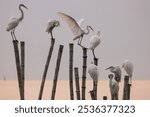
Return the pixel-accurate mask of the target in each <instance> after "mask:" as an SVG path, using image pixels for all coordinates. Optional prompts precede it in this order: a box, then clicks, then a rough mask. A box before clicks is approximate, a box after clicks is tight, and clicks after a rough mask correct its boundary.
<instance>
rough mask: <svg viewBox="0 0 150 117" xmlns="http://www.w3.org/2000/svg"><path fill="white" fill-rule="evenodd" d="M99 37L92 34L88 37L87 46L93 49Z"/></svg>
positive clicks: (98, 41)
mask: <svg viewBox="0 0 150 117" xmlns="http://www.w3.org/2000/svg"><path fill="white" fill-rule="evenodd" d="M100 41H101V40H100V38H99V37H98V36H97V35H94V36H92V37H91V39H90V46H89V48H90V49H91V50H93V49H95V48H96V47H97V46H98V45H99V44H100Z"/></svg>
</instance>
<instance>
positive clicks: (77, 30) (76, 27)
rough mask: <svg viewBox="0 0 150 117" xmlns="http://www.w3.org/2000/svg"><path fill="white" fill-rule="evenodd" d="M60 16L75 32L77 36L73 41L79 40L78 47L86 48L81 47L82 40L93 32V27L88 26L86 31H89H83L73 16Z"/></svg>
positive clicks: (60, 14)
mask: <svg viewBox="0 0 150 117" xmlns="http://www.w3.org/2000/svg"><path fill="white" fill-rule="evenodd" d="M58 15H59V16H60V17H61V18H62V19H63V20H64V21H65V22H67V23H68V25H69V28H70V30H71V31H72V32H73V34H74V35H75V37H74V39H73V40H77V39H78V45H79V46H81V47H83V48H85V47H84V46H82V45H81V42H82V39H83V36H84V35H87V34H89V32H90V30H92V31H93V29H92V27H91V26H87V27H86V29H87V31H85V30H83V29H82V28H81V27H80V26H79V24H78V23H77V22H76V20H75V19H74V18H72V17H71V16H69V15H67V14H64V13H61V12H58Z"/></svg>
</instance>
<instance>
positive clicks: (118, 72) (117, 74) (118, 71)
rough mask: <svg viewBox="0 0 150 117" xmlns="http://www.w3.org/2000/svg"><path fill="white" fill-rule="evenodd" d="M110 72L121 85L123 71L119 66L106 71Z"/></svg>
mask: <svg viewBox="0 0 150 117" xmlns="http://www.w3.org/2000/svg"><path fill="white" fill-rule="evenodd" d="M108 69H109V70H110V71H111V72H112V73H114V74H115V80H116V81H117V82H118V83H119V82H120V81H121V69H120V67H119V66H110V67H108V68H107V69H105V70H108Z"/></svg>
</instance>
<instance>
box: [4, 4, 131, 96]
mask: <svg viewBox="0 0 150 117" xmlns="http://www.w3.org/2000/svg"><path fill="white" fill-rule="evenodd" d="M22 7H24V8H26V9H28V8H27V7H26V6H25V5H24V4H20V5H19V10H20V11H21V17H19V18H12V19H11V21H10V22H9V24H8V26H7V29H6V30H7V31H11V36H12V39H13V40H16V41H17V38H16V36H15V28H16V27H17V26H18V24H19V23H20V22H21V21H22V20H23V18H24V12H23V10H22ZM58 15H59V16H60V17H61V18H62V19H63V20H64V21H65V22H67V24H68V26H69V28H70V30H71V31H72V32H73V34H74V36H75V37H74V39H73V40H77V39H78V45H79V46H81V47H84V46H83V45H82V44H81V42H82V39H83V36H84V35H87V34H88V33H89V32H90V30H92V31H94V30H93V28H92V27H91V26H87V27H86V29H87V31H85V30H84V29H83V28H82V25H83V22H84V19H80V20H79V21H78V22H77V21H76V20H75V19H74V18H72V17H71V16H69V15H67V14H64V13H61V12H58ZM59 25H60V22H59V21H58V20H50V21H49V22H48V25H47V28H46V32H48V33H50V35H51V38H52V39H53V34H52V31H53V29H54V28H55V27H58V26H59ZM100 42H101V40H100V31H97V34H96V35H93V36H92V37H91V38H90V46H89V49H91V51H92V53H93V56H94V58H96V56H95V53H94V49H95V48H96V47H97V46H98V45H99V44H100ZM122 67H123V68H124V70H125V71H126V72H127V74H128V76H129V77H130V81H131V82H132V80H131V79H132V74H133V64H132V63H131V62H130V61H128V60H126V61H125V62H124V63H123V64H122ZM108 69H109V70H110V71H111V72H112V73H113V74H114V75H113V74H110V75H109V79H110V83H109V84H110V85H109V86H110V92H111V96H112V97H113V98H112V99H115V98H114V97H116V95H118V91H119V82H120V81H121V69H120V67H119V66H110V67H108V68H107V69H106V70H108ZM88 73H89V74H90V76H91V78H92V79H93V81H94V84H97V83H98V77H99V69H98V66H96V65H95V64H94V63H93V62H92V63H91V64H90V65H89V66H88Z"/></svg>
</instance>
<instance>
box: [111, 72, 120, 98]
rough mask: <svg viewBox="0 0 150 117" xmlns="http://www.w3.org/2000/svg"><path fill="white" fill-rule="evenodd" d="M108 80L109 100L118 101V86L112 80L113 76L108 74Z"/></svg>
mask: <svg viewBox="0 0 150 117" xmlns="http://www.w3.org/2000/svg"><path fill="white" fill-rule="evenodd" d="M108 78H109V88H110V93H111V99H112V100H118V92H119V84H118V82H117V81H116V80H115V79H114V78H113V74H109V75H108Z"/></svg>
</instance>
